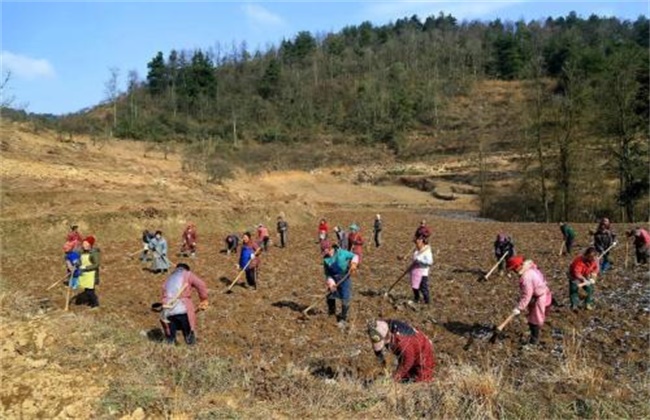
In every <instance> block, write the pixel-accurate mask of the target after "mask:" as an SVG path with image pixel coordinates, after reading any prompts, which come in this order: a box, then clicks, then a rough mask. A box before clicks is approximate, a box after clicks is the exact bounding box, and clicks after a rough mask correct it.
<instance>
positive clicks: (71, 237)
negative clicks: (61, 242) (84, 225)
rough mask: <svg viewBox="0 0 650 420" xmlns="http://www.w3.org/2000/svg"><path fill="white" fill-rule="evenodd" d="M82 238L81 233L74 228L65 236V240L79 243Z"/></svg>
mask: <svg viewBox="0 0 650 420" xmlns="http://www.w3.org/2000/svg"><path fill="white" fill-rule="evenodd" d="M82 240H83V237H82V236H81V233H79V232H77V231H76V230H74V231H71V232H68V236H66V238H65V241H66V242H71V241H77V242H79V243H81V241H82Z"/></svg>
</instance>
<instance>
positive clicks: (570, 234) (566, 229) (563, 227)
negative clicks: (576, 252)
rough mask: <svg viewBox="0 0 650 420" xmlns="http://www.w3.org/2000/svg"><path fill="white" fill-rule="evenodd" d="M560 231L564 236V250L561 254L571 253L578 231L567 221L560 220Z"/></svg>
mask: <svg viewBox="0 0 650 420" xmlns="http://www.w3.org/2000/svg"><path fill="white" fill-rule="evenodd" d="M560 232H562V237H563V238H564V250H563V252H560V255H571V247H572V246H573V241H575V239H576V232H575V230H573V228H572V227H571V226H569V225H568V224H567V223H565V222H560Z"/></svg>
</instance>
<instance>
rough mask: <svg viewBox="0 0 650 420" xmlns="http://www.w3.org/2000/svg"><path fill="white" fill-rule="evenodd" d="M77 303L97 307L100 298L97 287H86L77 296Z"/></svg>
mask: <svg viewBox="0 0 650 420" xmlns="http://www.w3.org/2000/svg"><path fill="white" fill-rule="evenodd" d="M75 301H76V302H77V305H88V306H90V307H91V308H96V307H98V306H99V298H98V297H97V293H95V289H84V291H83V292H81V293H80V294H79V295H77V297H76V298H75Z"/></svg>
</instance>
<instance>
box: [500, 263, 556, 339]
mask: <svg viewBox="0 0 650 420" xmlns="http://www.w3.org/2000/svg"><path fill="white" fill-rule="evenodd" d="M506 268H507V269H508V270H511V271H514V272H515V273H517V274H518V275H519V302H518V303H517V306H516V307H515V308H514V309H513V310H512V313H513V314H514V315H519V314H520V313H521V312H522V311H524V310H526V308H528V315H527V320H528V327H529V329H530V339H529V341H528V342H529V344H537V343H538V342H539V333H540V330H541V329H542V326H543V325H544V321H545V320H546V316H547V314H548V311H549V308H550V306H551V302H552V301H553V295H552V294H551V289H549V287H548V285H547V284H546V279H545V278H544V274H542V272H541V271H540V270H539V268H537V265H535V263H534V262H533V261H532V260H527V259H525V258H524V257H523V256H521V255H515V256H513V257H510V258H509V259H508V260H507V262H506Z"/></svg>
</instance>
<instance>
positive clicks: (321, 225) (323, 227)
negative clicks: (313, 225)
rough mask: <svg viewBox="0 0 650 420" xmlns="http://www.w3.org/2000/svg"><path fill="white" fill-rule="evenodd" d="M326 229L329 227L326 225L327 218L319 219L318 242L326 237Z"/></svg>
mask: <svg viewBox="0 0 650 420" xmlns="http://www.w3.org/2000/svg"><path fill="white" fill-rule="evenodd" d="M328 231H329V227H328V226H327V220H325V218H323V219H320V222H318V242H322V241H324V240H325V239H327V233H328Z"/></svg>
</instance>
